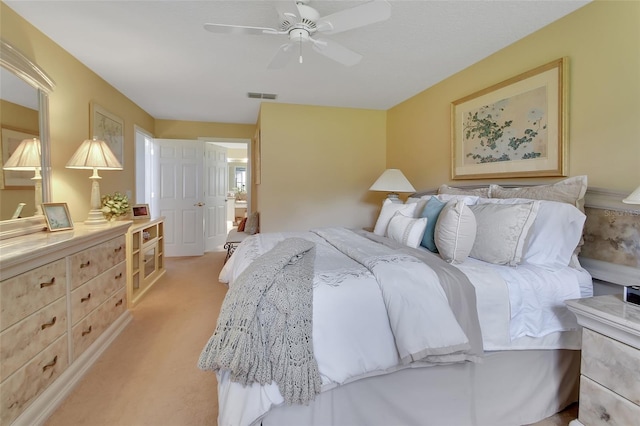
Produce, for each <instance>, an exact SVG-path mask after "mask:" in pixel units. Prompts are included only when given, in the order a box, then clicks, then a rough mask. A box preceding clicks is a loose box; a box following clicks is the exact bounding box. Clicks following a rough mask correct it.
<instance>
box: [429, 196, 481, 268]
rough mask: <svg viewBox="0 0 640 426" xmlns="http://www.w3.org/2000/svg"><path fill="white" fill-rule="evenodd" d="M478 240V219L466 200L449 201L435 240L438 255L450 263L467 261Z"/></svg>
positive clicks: (440, 219)
mask: <svg viewBox="0 0 640 426" xmlns="http://www.w3.org/2000/svg"><path fill="white" fill-rule="evenodd" d="M475 239H476V218H475V217H474V216H473V212H472V211H471V210H470V209H469V206H467V205H466V204H465V202H464V200H457V201H454V200H452V201H449V202H448V203H447V205H446V206H444V207H443V208H442V211H441V212H440V215H439V216H438V221H437V222H436V230H435V233H434V240H435V243H436V247H437V248H438V253H439V254H440V256H441V257H442V258H443V259H444V260H446V261H447V262H449V263H462V262H464V261H465V259H466V258H467V256H469V253H470V252H471V248H472V247H473V243H474V241H475Z"/></svg>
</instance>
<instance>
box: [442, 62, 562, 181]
mask: <svg viewBox="0 0 640 426" xmlns="http://www.w3.org/2000/svg"><path fill="white" fill-rule="evenodd" d="M566 67H567V58H561V59H558V60H555V61H553V62H550V63H548V64H545V65H542V66H540V67H538V68H535V69H533V70H531V71H528V72H525V73H523V74H520V75H518V76H516V77H513V78H511V79H509V80H506V81H503V82H501V83H498V84H496V85H494V86H491V87H488V88H486V89H483V90H480V91H479V92H476V93H473V94H471V95H469V96H466V97H464V98H462V99H458V100H457V101H455V102H452V104H451V126H452V130H451V133H452V141H451V178H452V179H486V178H513V177H534V176H565V175H566V172H565V170H566V165H565V162H566V146H565V144H566V139H567V138H566V129H567V123H566V117H567V114H566V108H567V105H566V102H567V101H566V99H567V95H566V90H567V84H566V82H565V79H566V78H567V70H566Z"/></svg>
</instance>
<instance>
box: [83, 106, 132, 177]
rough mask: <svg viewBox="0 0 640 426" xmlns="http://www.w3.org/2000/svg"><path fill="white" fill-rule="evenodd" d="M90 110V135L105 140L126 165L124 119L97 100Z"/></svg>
mask: <svg viewBox="0 0 640 426" xmlns="http://www.w3.org/2000/svg"><path fill="white" fill-rule="evenodd" d="M90 110H91V112H90V117H91V119H90V125H91V126H90V127H91V136H90V137H92V138H96V139H100V140H103V141H105V142H106V143H107V145H108V146H109V148H110V149H111V151H112V152H113V154H114V155H115V156H116V158H117V159H118V161H119V162H120V164H121V165H122V166H123V167H124V121H123V120H122V118H120V117H118V116H117V115H115V114H113V113H111V112H109V111H107V110H106V109H104V108H103V107H101V106H100V105H98V104H97V103H95V102H91V104H90Z"/></svg>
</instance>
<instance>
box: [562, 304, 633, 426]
mask: <svg viewBox="0 0 640 426" xmlns="http://www.w3.org/2000/svg"><path fill="white" fill-rule="evenodd" d="M566 303H567V306H568V307H569V309H570V310H571V311H572V312H573V313H575V314H576V316H577V318H578V323H580V325H582V326H583V332H582V333H583V334H582V363H581V376H580V402H579V409H578V410H579V411H578V420H577V421H574V422H572V423H571V424H572V425H573V426H576V425H581V424H582V425H586V426H592V425H632V424H638V419H640V306H637V305H632V304H629V303H625V302H623V301H622V298H621V297H620V296H619V295H606V296H596V297H590V298H586V299H576V300H570V301H567V302H566Z"/></svg>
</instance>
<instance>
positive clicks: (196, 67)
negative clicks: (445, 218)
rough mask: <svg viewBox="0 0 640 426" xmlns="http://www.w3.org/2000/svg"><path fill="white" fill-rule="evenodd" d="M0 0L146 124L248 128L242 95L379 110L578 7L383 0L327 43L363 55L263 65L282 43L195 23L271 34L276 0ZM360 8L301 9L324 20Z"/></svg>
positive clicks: (310, 55) (248, 105) (317, 4)
mask: <svg viewBox="0 0 640 426" xmlns="http://www.w3.org/2000/svg"><path fill="white" fill-rule="evenodd" d="M3 1H4V2H5V3H6V4H7V5H8V6H9V7H11V8H12V9H13V10H15V11H16V12H17V13H18V14H20V15H21V16H22V17H23V18H25V19H26V20H27V21H29V22H30V23H32V24H33V25H34V26H36V27H37V28H38V29H40V30H41V31H42V32H43V33H44V34H46V35H47V36H48V37H49V38H51V39H52V40H54V41H55V42H56V43H57V44H59V45H60V46H62V47H63V48H64V49H65V50H67V51H68V52H69V53H71V54H72V55H73V56H75V57H76V58H77V59H79V60H80V61H81V62H82V63H84V64H85V65H86V66H87V67H89V68H90V69H92V70H93V71H94V72H96V73H97V74H98V75H100V76H101V77H102V78H103V79H105V80H106V81H107V82H109V83H110V84H111V85H113V86H114V87H115V88H116V89H118V90H119V91H120V92H122V93H123V94H124V95H126V96H127V97H128V98H129V99H131V100H132V101H133V102H135V103H136V104H137V105H139V106H140V107H141V108H143V109H144V110H145V111H147V112H148V113H149V114H151V115H152V116H153V117H155V118H157V119H175V120H193V121H207V122H226V123H248V124H253V123H255V122H256V120H257V114H258V108H259V105H260V102H262V101H261V100H258V99H249V98H247V92H263V93H275V94H277V95H278V98H277V100H276V101H265V102H283V103H294V104H307V105H322V106H337V107H354V108H370V109H381V110H386V109H389V108H390V107H393V106H394V105H397V104H398V103H400V102H402V101H404V100H406V99H408V98H410V97H411V96H413V95H415V94H417V93H419V92H421V91H423V90H425V89H426V88H428V87H430V86H432V85H434V84H436V83H438V82H439V81H441V80H443V79H445V78H447V77H448V76H450V75H452V74H454V73H456V72H458V71H460V70H462V69H464V68H466V67H468V66H470V65H472V64H473V63H475V62H477V61H479V60H480V59H483V58H485V57H486V56H488V55H490V54H492V53H494V52H496V51H497V50H499V49H501V48H503V47H505V46H507V45H509V44H511V43H513V42H515V41H516V40H518V39H520V38H522V37H524V36H526V35H528V34H530V33H532V32H535V31H536V30H538V29H539V28H541V27H543V26H545V25H547V24H549V23H551V22H553V21H555V20H557V19H559V18H560V17H562V16H564V15H566V14H568V13H571V12H572V11H574V10H576V9H578V8H580V7H582V6H583V5H585V4H586V3H588V0H553V1H551V0H546V1H540V0H503V1H488V0H473V1H454V0H450V1H443V0H440V1H432V0H422V1H419V0H414V1H406V0H404V1H401V0H392V1H390V2H389V3H391V6H392V8H391V18H390V19H389V20H387V21H384V22H380V23H376V24H373V25H369V26H366V27H362V28H358V29H354V30H350V31H347V32H343V33H339V34H334V35H330V36H329V35H327V36H326V38H329V39H331V40H333V41H336V42H338V43H340V44H342V45H344V46H346V47H348V48H350V49H352V50H354V51H356V52H358V53H361V54H362V55H364V58H363V59H362V61H361V62H360V63H358V64H356V65H354V66H352V67H345V66H342V65H340V64H338V63H336V62H333V61H331V60H329V59H327V58H325V57H323V56H320V55H318V54H317V53H315V52H313V51H312V50H311V49H310V48H309V46H305V48H306V51H303V56H304V62H303V63H302V64H299V63H298V62H297V61H292V62H291V63H290V64H289V65H288V66H287V67H285V68H284V69H279V70H271V69H267V64H268V63H269V62H270V60H271V58H272V57H273V55H274V54H275V53H276V51H277V50H278V48H279V47H280V45H281V44H283V43H285V42H286V36H274V35H261V36H251V35H226V34H214V33H211V32H208V31H205V30H204V29H203V24H205V23H207V22H214V23H224V24H238V25H250V26H258V27H275V26H277V24H278V22H277V21H278V18H277V14H276V11H275V7H274V3H276V2H275V1H266V0H265V1H243V0H235V1H186V0H181V1H148V0H147V1H78V0H76V1H56V0H50V1H10V0H9V1H8V0H3ZM360 3H362V1H325V0H316V1H309V3H308V4H309V6H312V7H314V8H316V9H317V10H318V12H319V13H320V15H321V16H325V15H328V14H330V13H334V12H336V11H339V10H342V9H346V8H350V7H354V6H357V5H358V4H360ZM283 37H284V38H283ZM51 77H52V78H53V80H55V79H56V76H55V75H51Z"/></svg>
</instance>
